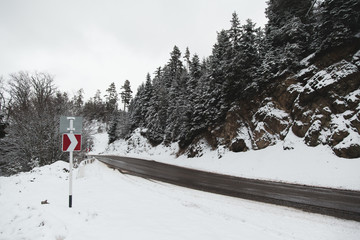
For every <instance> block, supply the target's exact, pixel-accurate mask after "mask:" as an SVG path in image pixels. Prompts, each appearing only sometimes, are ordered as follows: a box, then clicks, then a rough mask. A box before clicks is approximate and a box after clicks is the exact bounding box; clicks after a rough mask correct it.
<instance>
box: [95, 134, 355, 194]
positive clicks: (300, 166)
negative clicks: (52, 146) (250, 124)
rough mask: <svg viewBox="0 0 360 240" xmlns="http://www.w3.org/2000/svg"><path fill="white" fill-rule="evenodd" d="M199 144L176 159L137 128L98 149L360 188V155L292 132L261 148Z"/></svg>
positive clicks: (246, 174) (207, 168)
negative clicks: (198, 150) (192, 154)
mask: <svg viewBox="0 0 360 240" xmlns="http://www.w3.org/2000/svg"><path fill="white" fill-rule="evenodd" d="M356 141H359V139H357V140H356ZM202 147H203V149H202V156H201V157H198V158H187V157H186V156H180V157H178V158H176V153H177V151H178V146H177V144H176V143H174V144H172V145H171V146H169V147H165V146H163V145H159V146H157V147H151V145H150V144H149V143H148V142H147V140H146V139H145V138H144V137H142V136H141V135H140V131H139V130H138V131H137V132H136V133H135V134H134V135H133V136H132V140H131V141H128V142H126V141H124V140H119V141H116V142H115V143H114V144H111V145H110V146H109V147H107V148H104V149H103V150H102V151H100V152H102V153H103V154H113V155H121V156H129V157H136V158H143V159H148V160H155V161H159V162H164V163H169V164H174V165H178V166H184V167H189V168H195V169H200V170H204V171H209V172H216V173H222V174H228V175H233V176H239V177H246V178H254V179H264V180H273V181H281V182H289V183H298V184H305V185H313V186H323V187H331V188H341V189H350V190H358V191H359V190H360V171H359V169H360V158H357V159H344V158H339V157H337V156H336V155H334V154H333V152H332V150H331V149H330V148H329V147H327V146H322V145H320V146H317V147H309V146H307V145H306V144H304V143H303V140H302V139H301V138H298V137H296V136H295V135H294V134H293V133H292V132H291V131H290V132H289V134H288V135H287V137H286V138H285V140H284V142H279V143H278V144H276V145H274V146H270V147H267V148H265V149H262V150H255V151H254V150H251V151H247V152H242V153H233V152H230V151H227V150H226V149H218V150H214V151H213V150H211V149H210V147H209V146H207V145H206V144H202ZM284 149H289V150H284ZM219 155H221V156H222V157H221V158H220V159H219V158H218V156H219Z"/></svg>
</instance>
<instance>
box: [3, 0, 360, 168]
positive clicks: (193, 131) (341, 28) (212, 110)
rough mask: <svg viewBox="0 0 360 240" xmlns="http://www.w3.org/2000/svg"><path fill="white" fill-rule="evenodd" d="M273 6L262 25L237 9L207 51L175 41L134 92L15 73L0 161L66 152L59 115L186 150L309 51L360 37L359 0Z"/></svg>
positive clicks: (22, 164) (41, 159)
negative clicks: (63, 84) (71, 91)
mask: <svg viewBox="0 0 360 240" xmlns="http://www.w3.org/2000/svg"><path fill="white" fill-rule="evenodd" d="M267 4H268V6H267V8H266V10H265V14H266V17H267V18H268V23H267V24H266V26H265V28H260V27H257V26H256V24H255V23H254V22H253V21H252V20H250V19H248V20H246V21H245V22H243V23H242V22H240V20H239V16H238V15H237V14H236V12H234V13H233V15H232V16H230V17H231V20H230V24H229V29H226V30H221V31H219V32H218V34H217V41H216V43H215V44H214V45H213V49H212V54H211V55H210V56H208V57H206V58H202V59H200V57H199V56H198V55H197V54H196V53H193V54H192V53H191V51H190V50H189V48H187V49H185V50H184V52H181V50H180V49H179V48H178V47H177V46H174V48H173V49H172V51H171V53H170V58H169V60H168V62H167V63H165V64H164V66H160V67H158V68H157V69H155V72H154V73H153V74H149V73H148V74H147V75H146V78H145V82H144V83H143V84H142V85H141V86H140V87H139V88H138V90H137V92H136V95H135V96H134V97H133V98H132V91H131V88H130V82H129V81H128V80H127V81H125V83H124V85H122V86H121V88H120V89H117V88H116V86H115V83H112V84H111V85H110V86H109V88H108V89H107V90H106V93H105V96H101V95H102V94H101V92H100V90H98V91H97V92H96V94H95V96H94V97H92V98H91V99H90V100H88V101H86V102H85V101H84V99H83V92H82V90H79V92H78V93H77V94H75V96H73V97H72V98H69V96H68V95H67V94H66V93H63V92H61V91H59V90H58V89H56V87H54V85H53V78H52V76H51V75H49V74H46V73H34V74H29V73H25V72H19V73H16V74H12V75H10V79H9V80H8V83H9V84H8V85H9V89H8V90H6V91H5V90H3V89H2V88H0V155H1V161H0V164H1V165H0V168H1V169H2V171H3V172H6V173H9V172H10V173H11V172H17V171H21V170H28V169H30V168H31V167H32V166H35V165H44V164H49V163H51V162H52V161H56V160H58V159H62V158H63V153H62V152H61V151H60V148H59V146H60V137H59V135H58V132H57V131H58V120H59V116H60V115H76V116H79V115H82V116H84V118H85V119H86V121H88V122H90V121H92V120H96V121H101V122H104V123H106V124H107V131H108V134H109V143H111V142H114V141H115V140H117V139H120V138H126V137H127V136H129V134H131V132H132V131H133V130H135V129H136V128H143V129H144V131H142V132H143V134H144V135H145V136H146V137H147V139H148V140H149V141H150V142H151V143H152V144H153V145H157V144H160V143H164V144H169V143H171V142H179V145H180V147H181V148H184V147H186V146H187V145H189V144H190V143H191V142H192V141H193V140H194V139H195V138H196V137H197V136H198V135H199V134H201V133H203V132H204V131H208V130H209V129H215V128H216V126H218V125H220V124H221V123H222V122H223V121H224V119H225V116H226V113H227V112H228V111H229V110H231V108H232V107H234V106H235V105H236V103H237V102H238V101H246V99H251V97H252V96H254V95H257V94H260V93H261V92H262V90H263V89H266V88H267V87H268V86H269V84H271V83H272V82H274V81H276V80H277V79H279V78H280V77H281V76H283V75H286V74H289V73H294V72H296V71H297V70H298V69H299V68H300V65H301V60H302V59H304V58H305V57H307V56H308V55H310V54H312V53H316V54H325V53H326V52H327V51H328V50H329V49H334V48H337V47H339V46H342V45H344V44H348V43H351V42H352V41H353V39H354V38H360V33H359V31H360V2H359V1H358V0H321V1H320V0H301V1H298V0H269V1H268V3H267ZM4 81H5V80H4V79H1V81H0V83H1V82H4ZM0 87H1V85H0ZM5 92H7V93H5ZM6 94H7V95H8V96H10V100H9V101H8V102H6V101H5V99H6V98H5V97H4V96H5V95H6ZM103 97H104V98H105V99H103ZM120 99H121V101H120ZM145 129H146V130H145ZM85 142H86V141H85ZM85 148H86V146H85Z"/></svg>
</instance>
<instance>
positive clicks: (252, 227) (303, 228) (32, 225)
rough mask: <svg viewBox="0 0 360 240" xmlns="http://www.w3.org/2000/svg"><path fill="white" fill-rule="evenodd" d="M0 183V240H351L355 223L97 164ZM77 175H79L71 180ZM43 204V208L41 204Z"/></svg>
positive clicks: (59, 165)
mask: <svg viewBox="0 0 360 240" xmlns="http://www.w3.org/2000/svg"><path fill="white" fill-rule="evenodd" d="M66 168H68V163H65V162H56V163H54V164H52V165H50V166H44V167H41V168H36V169H34V170H33V171H32V172H30V173H21V174H18V175H16V176H12V177H0V212H1V217H0V239H1V240H5V239H12V240H18V239H19V240H20V239H39V240H41V239H46V240H48V239H54V240H65V239H66V240H72V239H74V240H82V239H84V240H91V239H107V240H111V239H132V240H133V239H156V240H161V239H166V240H169V239H170V240H172V239H181V240H183V239H198V240H201V239H206V240H211V239H247V240H257V239H267V240H272V239H277V240H282V239H283V240H290V239H296V240H300V239H306V240H311V239H314V240H322V239H324V240H325V239H326V240H331V239H334V240H335V239H347V240H352V239H354V240H355V239H358V237H359V236H360V223H359V222H354V221H346V220H340V219H336V218H332V217H326V216H322V215H317V214H310V213H305V212H302V211H298V210H294V209H289V208H285V207H278V206H273V205H268V204H263V203H257V202H251V201H247V200H242V199H237V198H231V197H226V196H221V195H216V194H211V193H205V192H200V191H195V190H190V189H185V188H181V187H177V186H172V185H168V184H163V183H158V182H152V181H148V180H145V179H141V178H137V177H132V176H128V175H123V174H121V173H119V172H118V171H115V170H112V169H109V168H107V167H106V166H105V165H103V164H102V163H100V162H97V161H95V162H94V163H92V164H89V165H85V166H81V167H80V168H79V169H76V170H75V171H74V190H73V196H74V199H73V208H71V209H70V208H68V202H67V201H68V180H67V176H68V173H67V172H65V170H64V169H66ZM78 171H81V174H79V175H78ZM44 200H47V201H48V203H49V204H41V201H44Z"/></svg>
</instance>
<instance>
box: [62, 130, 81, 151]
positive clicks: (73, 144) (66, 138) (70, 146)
mask: <svg viewBox="0 0 360 240" xmlns="http://www.w3.org/2000/svg"><path fill="white" fill-rule="evenodd" d="M62 143H63V145H62V150H63V152H72V151H81V134H73V133H65V134H63V137H62Z"/></svg>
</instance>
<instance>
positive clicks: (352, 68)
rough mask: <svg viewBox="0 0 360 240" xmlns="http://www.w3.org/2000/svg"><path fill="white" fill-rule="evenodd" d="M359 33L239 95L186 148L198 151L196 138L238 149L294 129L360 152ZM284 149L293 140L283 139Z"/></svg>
mask: <svg viewBox="0 0 360 240" xmlns="http://www.w3.org/2000/svg"><path fill="white" fill-rule="evenodd" d="M359 49H360V39H357V40H355V41H354V42H352V43H351V44H348V45H345V46H341V47H338V48H335V49H332V50H331V51H326V52H322V53H314V54H311V55H310V56H308V57H307V58H305V59H303V60H302V61H301V67H300V68H299V70H298V71H297V72H296V73H291V74H290V73H283V74H281V75H280V76H278V77H277V78H275V79H272V80H271V81H269V82H268V83H267V84H266V87H265V89H262V90H258V91H257V94H255V95H254V96H252V97H251V98H248V99H244V100H241V101H239V102H238V103H237V104H236V105H234V106H233V107H232V108H231V109H230V110H229V111H228V113H227V116H226V119H225V121H224V123H223V124H222V125H219V126H216V127H214V128H209V129H208V131H207V132H205V133H203V134H202V135H201V136H199V137H198V138H196V139H195V140H194V142H193V143H192V144H191V145H190V146H189V147H188V148H187V149H186V150H185V153H186V154H187V155H188V156H189V157H194V156H197V155H201V148H199V142H200V140H201V139H206V140H207V142H208V143H209V144H210V145H211V146H212V147H213V148H218V147H220V146H223V147H226V148H229V149H230V150H231V151H234V152H240V151H248V150H250V149H254V150H257V149H262V148H265V147H267V146H270V145H274V144H275V143H277V142H279V141H282V140H284V138H285V137H286V135H287V134H288V133H289V132H290V131H292V132H293V133H294V134H295V135H296V136H298V137H300V138H303V141H304V142H305V143H306V144H307V145H309V146H317V145H319V144H324V145H328V146H330V147H331V148H332V150H333V151H334V153H335V154H336V155H337V156H339V157H344V158H357V157H360V135H359V133H360V50H359ZM284 149H291V146H288V145H284Z"/></svg>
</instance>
